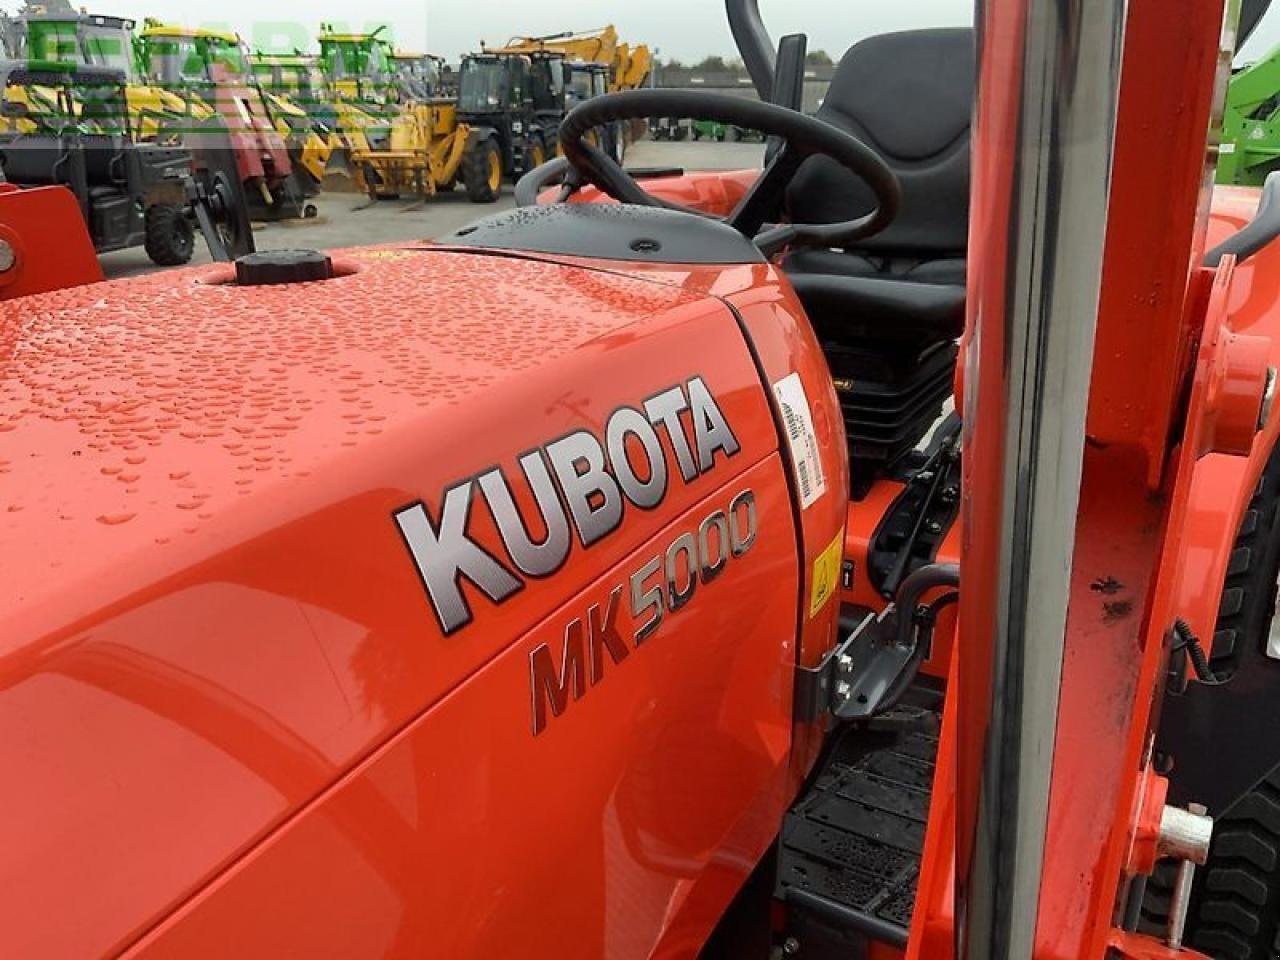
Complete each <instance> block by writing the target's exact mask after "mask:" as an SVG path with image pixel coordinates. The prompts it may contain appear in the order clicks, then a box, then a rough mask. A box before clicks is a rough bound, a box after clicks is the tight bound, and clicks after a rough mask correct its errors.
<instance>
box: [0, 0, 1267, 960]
mask: <svg viewBox="0 0 1280 960" xmlns="http://www.w3.org/2000/svg"><path fill="white" fill-rule="evenodd" d="M1265 5H1266V4H1265V2H1264V3H1261V4H1259V3H1255V2H1254V0H1244V2H1243V4H1237V3H1235V2H1227V0H985V2H984V3H982V4H980V5H979V6H978V9H977V11H976V17H975V23H974V26H973V28H972V29H970V28H937V29H921V30H911V31H903V32H895V33H889V34H879V35H872V36H868V37H866V38H864V39H862V40H860V41H858V42H856V43H854V44H852V45H851V46H850V48H849V49H848V51H847V52H846V53H844V55H843V56H842V57H841V58H840V61H839V64H838V66H837V67H836V69H835V72H834V76H833V79H832V83H831V88H830V90H829V92H828V94H827V96H826V98H825V99H824V102H823V104H822V106H821V108H820V109H819V110H818V112H817V114H816V115H814V116H810V115H806V114H804V113H802V112H801V111H800V109H799V107H800V96H801V90H802V86H803V79H804V62H805V53H806V45H807V40H806V38H805V37H804V36H803V35H802V34H792V35H788V36H785V37H782V38H780V39H779V40H778V41H777V42H776V43H775V41H774V40H773V38H772V37H771V36H770V34H769V32H768V30H767V29H766V26H765V24H764V22H763V19H762V18H761V16H760V12H759V10H758V8H757V6H756V3H755V0H727V2H726V12H727V15H728V19H729V26H730V28H731V31H732V33H733V36H734V39H735V41H736V43H737V46H738V49H739V52H740V54H741V56H742V59H743V61H744V63H745V65H746V68H747V70H748V72H749V74H750V76H751V79H752V82H753V85H754V87H755V89H756V91H757V93H758V95H759V98H758V99H749V98H745V97H730V96H723V95H718V94H714V93H709V92H707V91H703V90H667V89H642V90H627V91H620V92H615V93H607V94H605V95H603V96H597V97H592V98H591V99H588V100H586V101H584V102H582V103H580V104H578V105H577V106H575V107H574V108H573V110H571V111H570V112H569V113H568V114H567V115H566V116H565V117H564V118H563V120H562V121H561V122H560V124H559V127H558V130H557V145H558V147H559V150H560V152H561V153H562V156H560V157H558V158H556V159H551V160H548V161H547V162H546V163H544V164H542V165H540V166H538V167H536V168H534V169H533V170H532V171H530V172H529V173H527V174H525V175H523V176H522V177H521V179H520V181H519V182H518V183H517V185H516V201H517V204H518V207H517V209H515V210H511V211H503V212H499V213H496V214H493V215H491V216H488V217H484V218H482V219H479V220H477V221H475V222H474V223H471V224H469V225H467V226H465V227H463V228H461V229H458V230H456V231H454V232H452V233H450V234H448V235H445V236H442V237H439V238H437V239H435V240H433V241H423V242H420V243H414V244H406V245H400V246H398V247H396V248H395V249H391V248H387V247H379V248H373V249H366V248H352V249H346V250H335V251H330V252H327V253H326V252H319V251H307V250H294V251H270V252H262V253H257V254H253V255H248V256H243V257H240V258H238V259H237V260H236V262H235V263H234V264H217V265H214V266H210V267H197V268H188V269H186V270H182V271H169V272H166V273H163V274H157V275H153V276H148V277H140V278H132V279H129V280H125V281H118V282H115V283H95V282H90V281H92V279H93V278H92V276H91V274H89V273H87V272H86V271H85V270H83V269H81V267H80V265H79V262H78V261H77V262H76V263H75V264H70V265H68V267H67V269H66V276H65V282H66V286H65V287H64V288H61V289H56V288H55V287H56V286H57V284H56V279H57V277H56V271H54V270H51V269H50V267H49V264H48V261H47V260H42V259H40V258H39V257H38V255H37V251H39V250H42V249H45V246H42V244H45V243H46V241H47V235H46V234H45V232H44V231H42V230H41V229H40V227H39V226H38V224H36V223H33V221H32V220H31V219H30V216H31V213H32V209H33V207H34V206H37V205H39V204H40V203H50V204H53V203H55V202H56V199H57V198H56V197H51V196H48V195H39V194H37V195H34V196H30V197H26V198H25V199H26V201H27V203H26V205H24V206H23V207H21V208H19V207H17V206H13V204H14V203H15V199H14V198H15V196H17V197H18V198H19V199H22V195H21V194H17V195H15V194H12V193H0V241H3V243H4V244H5V245H7V247H8V251H7V252H6V250H5V247H3V246H0V296H5V291H13V294H12V295H10V296H7V297H6V299H4V300H2V301H0V344H2V345H3V350H0V373H2V375H0V505H2V509H0V546H2V547H3V549H0V584H3V588H2V589H3V592H0V769H3V770H4V771H6V775H7V781H6V790H5V792H4V796H5V803H6V816H4V817H0V849H3V850H5V852H6V855H5V856H4V857H3V858H0V883H2V885H3V889H4V890H5V891H6V895H5V896H4V897H0V954H3V955H5V956H17V957H32V956H99V955H112V956H119V955H124V956H128V957H130V958H134V960H149V958H162V957H184V958H201V957H210V958H213V957H227V956H236V957H251V958H253V957H263V958H276V957H281V956H343V957H347V956H358V957H364V956H368V957H393V958H399V957H405V958H409V957H421V956H423V955H432V956H435V955H438V956H447V957H506V956H514V957H522V958H523V957H530V958H542V957H545V958H553V957H554V958H557V960H563V958H575V960H576V958H582V960H598V958H609V960H631V958H657V957H660V958H672V957H700V958H720V957H725V958H728V957H732V958H760V960H765V958H768V960H786V958H814V960H835V958H841V960H887V958H904V960H939V958H952V957H954V958H956V960H1063V958H1066V960H1209V958H1211V960H1217V958H1227V960H1259V958H1264V957H1270V956H1273V955H1274V947H1275V943H1276V942H1277V936H1278V934H1280V911H1277V909H1276V907H1277V904H1280V860H1278V858H1277V855H1276V851H1277V849H1280V817H1277V811H1280V729H1277V726H1278V725H1280V711H1277V710H1275V702H1276V696H1277V690H1278V689H1280V663H1277V660H1278V659H1280V641H1277V640H1276V637H1277V636H1280V626H1278V625H1277V611H1276V589H1277V586H1276V585H1277V579H1278V577H1280V452H1277V441H1278V440H1280V404H1277V403H1276V384H1277V370H1278V369H1280V297H1278V294H1277V283H1276V277H1277V276H1280V242H1277V238H1278V237H1280V212H1278V211H1280V199H1278V195H1280V176H1273V177H1271V178H1269V179H1268V180H1267V182H1266V183H1265V184H1264V185H1263V186H1262V187H1261V188H1253V189H1246V188H1238V187H1223V188H1218V189H1216V190H1215V189H1213V188H1212V186H1211V183H1210V178H1211V175H1212V171H1211V166H1210V163H1209V159H1210V148H1211V144H1212V143H1213V142H1214V137H1215V136H1216V135H1217V131H1216V129H1215V124H1216V121H1217V114H1218V109H1219V106H1220V104H1219V103H1218V102H1217V101H1218V97H1219V96H1220V93H1221V91H1222V89H1223V88H1224V82H1225V78H1226V73H1227V71H1228V69H1229V65H1230V61H1231V57H1232V55H1233V53H1234V47H1235V43H1236V41H1237V40H1240V39H1243V37H1244V36H1245V35H1246V34H1247V32H1248V30H1247V26H1248V24H1250V23H1252V22H1256V16H1257V14H1258V13H1259V12H1260V11H1259V7H1265ZM1237 18H1239V19H1237ZM1238 23H1239V24H1242V25H1243V26H1237V24H1238ZM460 80H461V81H462V83H463V86H464V88H466V84H467V77H466V73H465V71H464V72H463V74H462V75H461V77H460ZM475 89H478V88H475ZM473 92H474V91H473ZM653 117H672V118H688V119H689V120H693V121H710V122H716V123H721V124H733V125H737V126H741V127H743V128H746V129H753V130H759V131H761V132H762V133H763V134H765V135H767V136H769V137H770V138H773V139H772V142H773V149H772V150H771V151H770V153H769V156H768V159H767V161H766V163H765V165H764V167H763V168H762V169H749V170H738V171H717V172H696V171H694V172H679V173H673V172H670V171H665V172H658V173H649V172H638V173H637V172H636V171H628V170H626V169H625V168H623V167H622V166H621V165H620V164H619V163H618V162H617V160H616V159H615V158H614V157H613V156H611V155H610V153H609V152H608V151H607V150H604V149H601V148H600V146H599V145H597V144H596V143H593V142H591V139H590V134H591V133H592V131H594V130H597V129H598V128H600V127H602V126H605V125H608V124H611V123H617V122H630V121H632V120H637V121H644V120H647V119H649V118H653ZM1152 129H1159V130H1160V131H1161V132H1162V137H1163V140H1164V142H1163V145H1162V150H1161V151H1160V152H1159V153H1158V154H1156V155H1155V156H1154V157H1153V155H1152V153H1151V150H1150V131H1151V130H1152ZM11 210H12V211H14V212H13V213H9V212H8V211H11ZM69 237H70V239H72V240H77V239H78V240H79V241H80V244H79V245H80V246H81V247H83V236H82V235H80V236H78V237H77V236H72V235H71V234H69ZM69 245H70V244H69ZM330 289H332V290H333V291H334V293H335V294H337V293H339V292H340V293H341V296H337V295H334V296H327V295H324V294H325V292H326V291H328V290H330ZM39 291H42V292H39ZM18 294H24V295H18ZM352 304H357V305H361V306H362V307H367V309H352Z"/></svg>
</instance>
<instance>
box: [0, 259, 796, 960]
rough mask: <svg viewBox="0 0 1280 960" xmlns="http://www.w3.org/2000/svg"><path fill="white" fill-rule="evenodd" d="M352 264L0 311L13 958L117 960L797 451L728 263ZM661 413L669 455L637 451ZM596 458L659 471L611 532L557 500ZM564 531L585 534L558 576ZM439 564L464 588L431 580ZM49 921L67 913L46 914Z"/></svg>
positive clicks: (1, 740) (577, 537)
mask: <svg viewBox="0 0 1280 960" xmlns="http://www.w3.org/2000/svg"><path fill="white" fill-rule="evenodd" d="M335 265H336V266H337V268H338V272H339V274H341V275H339V276H337V277H335V278H333V279H329V280H323V281H316V282H310V283H295V284H280V285H273V286H255V287H243V286H237V285H236V284H235V283H234V282H233V276H234V275H233V274H232V273H231V271H230V270H228V268H226V267H224V266H215V267H209V268H195V269H190V270H184V271H181V272H170V273H164V274H156V275H152V276H148V277H142V278H137V279H133V280H128V281H118V282H115V283H107V284H102V283H100V284H94V285H89V286H84V287H79V288H75V289H70V290H62V291H57V292H54V293H50V294H45V295H41V296H37V297H29V298H25V299H22V300H16V301H9V302H7V303H3V304H0V370H2V371H3V373H2V375H0V731H3V734H2V735H0V768H2V769H4V770H6V771H7V773H8V775H9V777H10V779H11V780H12V781H13V782H15V783H22V784H23V789H22V790H21V791H20V792H19V793H17V794H15V795H14V796H11V797H10V800H11V801H12V803H11V804H10V806H9V808H8V816H6V817H5V818H4V824H5V825H0V847H2V848H3V849H4V850H5V854H6V855H5V858H4V859H5V867H3V868H0V883H3V885H4V887H5V889H6V890H10V891H14V892H15V895H14V896H12V897H8V898H6V900H5V902H4V905H3V906H0V931H5V932H4V933H3V934H0V944H5V949H4V950H3V951H0V952H4V953H5V954H6V955H12V956H28V955H32V954H34V953H39V952H45V953H50V954H56V955H68V956H82V955H99V954H105V953H115V952H117V951H118V950H119V949H121V948H122V947H123V946H124V945H127V944H128V943H129V942H131V938H133V937H135V936H136V935H137V934H138V932H139V931H142V930H145V929H147V928H148V927H149V926H150V925H151V924H153V923H155V922H156V920H157V918H158V917H160V916H162V915H163V913H164V911H165V910H166V909H168V908H169V907H170V906H171V905H172V904H171V903H170V901H169V899H168V898H171V897H172V896H174V895H175V894H176V893H178V892H181V891H183V890H186V891H188V892H189V891H190V890H193V889H196V888H197V887H198V886H199V884H200V883H201V882H203V879H204V878H207V877H208V876H211V875H212V874H213V873H216V871H217V870H218V869H220V868H221V866H223V865H225V864H226V863H227V862H230V860H231V859H233V858H234V857H235V856H236V855H237V853H238V852H239V851H243V850H244V849H246V848H247V845H249V844H251V843H252V842H254V840H255V838H259V837H261V836H262V835H264V833H265V832H266V831H268V830H269V829H270V828H271V826H272V824H274V823H278V822H279V821H280V819H281V818H283V817H285V816H287V815H288V814H289V812H290V811H291V810H295V809H297V808H298V807H299V806H300V805H302V804H304V803H306V802H308V801H309V800H310V799H311V798H314V797H315V796H316V795H317V794H318V793H319V792H320V791H322V790H323V789H324V788H325V787H326V785H328V784H330V783H332V782H334V781H335V780H337V778H338V777H340V776H341V775H342V773H343V771H345V770H347V769H349V768H350V767H351V765H352V764H354V763H356V762H357V761H358V760H359V759H360V758H361V757H363V756H366V755H368V753H369V752H370V751H371V750H373V749H375V748H376V747H377V746H378V745H379V744H380V743H383V742H385V741H386V740H387V739H388V738H389V737H391V736H392V735H393V734H394V733H395V732H396V731H397V730H400V729H402V728H403V727H404V726H405V725H406V724H407V723H409V722H410V721H411V720H412V719H413V718H414V717H416V716H418V715H420V714H422V712H423V711H425V710H428V709H429V708H430V707H431V706H432V704H434V703H436V702H437V701H439V700H440V699H441V698H442V697H444V696H445V695H446V694H447V693H448V692H449V691H450V690H451V689H453V688H455V687H457V686H458V685H459V684H460V683H462V682H463V681H464V680H465V679H466V678H468V677H470V676H471V675H472V674H475V673H476V672H477V671H479V670H481V669H482V668H483V667H484V666H485V664H486V663H487V662H488V661H490V660H492V659H493V658H494V657H495V656H496V655H497V654H498V653H499V652H501V651H502V650H503V649H505V648H506V647H507V646H508V645H510V644H511V643H514V642H516V640H517V639H519V638H520V637H521V636H523V635H524V634H525V633H526V632H527V631H528V630H529V629H531V628H532V626H533V625H535V624H537V623H539V622H541V621H543V620H545V618H546V617H547V616H549V615H550V614H552V613H553V612H554V611H555V610H557V609H559V607H560V606H562V605H563V603H564V602H565V601H566V599H567V598H568V597H570V596H572V595H574V594H575V593H576V592H578V591H581V590H582V589H584V587H585V585H586V584H588V583H591V582H594V581H595V579H596V578H597V577H599V576H600V575H601V571H603V570H607V569H610V568H611V567H612V566H615V565H618V564H619V563H621V562H622V561H623V559H624V558H626V557H628V556H629V555H630V554H631V553H632V552H634V551H635V550H636V549H638V546H639V545H640V544H643V543H645V542H647V541H648V540H650V539H652V538H654V537H656V536H657V535H658V533H659V532H660V531H662V530H663V529H665V526H666V525H669V524H670V523H671V522H672V520H673V518H674V517H677V516H682V515H683V514H684V513H687V512H689V511H691V510H692V509H693V507H694V506H695V505H697V504H700V503H702V502H704V501H705V500H706V499H707V498H708V497H711V496H712V495H716V496H719V494H720V492H721V491H722V489H723V488H724V487H725V485H727V484H730V483H733V482H734V481H735V478H736V477H739V476H741V475H742V473H743V471H746V470H749V469H752V468H753V467H755V468H756V469H757V470H758V469H761V468H762V463H763V462H765V461H768V463H769V464H773V463H777V462H778V459H777V456H776V453H775V451H776V449H777V434H776V432H775V429H774V426H773V420H772V415H771V413H770V410H769V403H768V400H767V397H766V394H765V391H764V390H762V389H761V386H760V382H759V376H758V373H757V370H756V367H755V365H754V362H753V360H752V356H751V354H750V351H749V350H748V347H747V345H746V343H745V341H744V339H743V336H742V334H741V332H740V330H739V328H738V325H737V322H736V320H735V317H734V314H733V313H732V311H731V310H730V309H729V308H728V307H727V306H726V305H725V303H724V302H722V301H721V300H720V299H718V298H717V297H714V296H710V295H708V294H706V293H704V292H702V291H703V290H706V289H709V288H710V285H711V283H712V282H714V280H715V277H716V276H717V275H718V273H717V272H716V271H714V270H712V269H711V268H700V269H701V275H700V276H695V275H696V274H698V270H691V269H686V270H685V271H683V272H682V273H680V274H674V273H673V274H670V275H666V279H665V280H664V279H661V278H657V279H649V278H645V277H642V276H626V275H622V274H620V273H615V272H611V271H607V270H603V269H598V268H590V267H587V266H575V265H571V264H569V263H564V262H555V261H553V260H549V259H531V258H527V257H522V256H517V255H513V254H502V255H495V254H493V253H492V252H485V251H478V250H472V251H457V250H455V251H448V250H444V249H441V248H430V247H424V248H412V249H405V248H397V249H390V248H380V249H369V250H363V251H355V252H351V253H348V254H345V255H335ZM734 269H738V270H741V269H742V268H734ZM747 269H748V271H749V272H750V271H751V270H752V269H753V268H747ZM760 270H767V268H764V267H761V268H758V269H757V270H756V272H757V273H758V272H759V271H760ZM752 275H755V274H754V273H753V274H752ZM674 277H682V278H684V279H683V280H682V281H677V280H674V279H673V278H674ZM695 281H696V282H695ZM639 418H644V419H645V420H646V422H651V423H653V425H654V428H655V430H656V431H657V436H659V437H660V438H661V439H660V443H661V445H662V448H661V450H660V451H659V450H657V449H648V450H647V451H646V450H635V449H633V448H631V447H628V446H627V441H626V425H627V424H628V423H629V424H631V425H632V426H631V429H632V430H633V431H634V430H635V429H636V428H635V424H636V423H637V421H638V419H639ZM615 428H620V432H618V433H617V434H616V435H615V434H614V431H615ZM644 431H645V432H647V431H648V427H644ZM650 435H651V434H650ZM610 436H614V437H615V440H617V441H618V443H619V444H620V445H621V446H620V447H618V448H614V450H615V453H614V454H610V456H611V457H612V456H614V455H615V454H616V452H617V450H623V451H624V452H623V453H622V454H621V455H622V456H626V457H634V456H635V455H636V454H637V453H645V454H646V455H647V456H648V457H649V458H650V462H649V465H648V467H645V468H644V469H643V470H642V469H640V468H633V476H632V480H633V483H632V486H631V488H630V490H631V492H630V493H628V494H627V496H628V498H629V499H628V500H626V501H625V502H622V503H621V505H620V506H619V505H618V504H615V506H618V510H617V512H616V513H615V514H614V515H613V518H612V520H605V521H601V520H600V518H599V516H597V514H596V513H595V510H596V508H597V507H598V506H599V504H596V503H588V500H589V499H590V498H585V497H580V498H579V499H578V500H577V501H575V500H574V496H575V495H574V494H572V493H571V494H569V495H565V494H564V490H565V489H566V488H567V487H571V486H573V484H574V479H573V477H574V474H576V473H583V474H590V473H591V472H592V471H593V470H596V471H598V470H601V469H604V466H603V461H602V459H601V458H602V457H603V456H604V450H605V449H606V448H607V446H608V444H609V443H610V440H609V437H610ZM618 438H621V439H618ZM632 439H635V438H634V436H633V438H632ZM677 441H678V442H677ZM566 450H570V451H572V453H571V455H570V456H569V459H566V458H565V451H566ZM557 458H558V459H557ZM616 462H617V461H615V464H616ZM557 463H558V464H559V466H557ZM566 464H571V465H572V467H571V468H566ZM655 465H656V466H657V468H658V469H659V471H660V473H661V476H660V477H659V478H658V480H660V481H661V482H658V480H655V479H654V476H655V474H654V473H653V470H654V468H655ZM771 469H778V468H771ZM644 470H648V471H649V472H648V473H647V474H645V472H644ZM551 471H556V472H554V473H552V472H551ZM597 475H598V474H597ZM553 476H554V479H555V482H556V484H557V488H558V489H559V491H560V496H561V497H562V498H563V500H557V494H556V491H555V489H552V488H550V487H549V483H550V481H549V479H548V478H551V477H553ZM778 476H779V477H781V474H780V473H779V474H778ZM778 489H785V488H784V487H783V485H782V481H781V479H779V481H778ZM578 493H581V490H579V491H578ZM535 494H536V495H537V496H538V497H539V498H540V499H538V500H537V501H536V503H535V501H534V496H535ZM575 502H576V503H577V506H578V507H579V508H581V509H578V510H575V511H572V512H571V509H570V508H571V506H572V505H573V503H575ZM622 507H625V512H624V511H623V510H622ZM508 508H509V509H508ZM504 510H505V511H506V512H504ZM511 511H515V512H518V514H519V516H520V517H522V518H523V523H524V524H525V527H526V528H527V529H526V531H525V532H526V533H527V541H526V542H525V543H524V546H523V547H522V548H521V549H520V550H518V551H517V549H516V548H515V547H513V546H512V544H511V543H508V542H507V540H510V539H511V538H512V536H513V534H512V531H513V530H515V529H516V528H515V525H514V524H515V522H516V521H515V520H513V519H512V518H513V516H514V513H512V512H511ZM547 511H558V512H557V513H556V517H557V519H558V520H559V521H561V522H562V527H561V529H562V530H564V529H567V530H569V531H570V536H569V537H568V538H561V540H560V546H559V548H558V549H562V554H561V556H560V557H559V563H558V566H557V565H556V564H554V563H552V564H547V563H544V562H543V561H544V560H546V553H547V551H541V552H540V551H539V550H538V549H537V546H536V545H537V542H538V541H540V540H543V539H544V537H545V534H544V531H543V525H544V524H545V523H546V522H547V521H546V519H545V518H546V517H547V516H550V515H551V514H550V513H548V512H547ZM774 512H775V513H776V512H777V511H774ZM772 515H773V514H771V516H772ZM781 515H784V516H786V515H787V514H785V513H783V514H781ZM498 517H505V518H506V521H507V526H505V527H501V528H499V527H497V526H495V525H496V524H497V523H498V522H499V521H498V520H497V519H496V518H498ZM540 517H541V519H540ZM564 523H567V524H568V526H567V527H566V526H564V525H563V524H564ZM499 534H501V536H499ZM519 536H524V534H520V535H519ZM504 538H505V539H504ZM518 538H519V537H517V539H518ZM446 542H447V543H448V544H450V545H451V546H450V550H451V551H452V552H451V553H450V554H449V557H448V558H446V559H449V562H456V563H457V564H458V565H459V569H460V570H461V571H463V573H464V574H465V576H463V575H460V576H459V577H457V578H456V579H455V580H450V579H449V578H448V577H447V576H445V577H444V578H441V577H440V576H437V574H438V573H439V571H438V570H434V571H433V569H432V566H431V565H432V564H433V563H436V562H437V561H439V556H438V555H433V554H432V553H431V548H432V547H433V545H438V544H445V543H446ZM495 564H500V565H501V567H502V568H504V572H502V573H499V572H498V571H497V570H496V569H495ZM428 579H430V580H431V586H432V588H433V589H434V592H432V589H429V587H428V582H427V581H428ZM458 582H461V586H458V585H457V583H458ZM477 583H479V584H481V586H480V587H477ZM455 586H456V588H457V589H456V593H454V594H452V595H451V591H452V590H453V589H454V587H455ZM486 594H488V595H486ZM522 697H527V691H526V692H525V693H523V694H519V695H518V697H517V700H516V701H514V702H515V703H516V704H517V705H518V706H523V705H524V704H525V703H526V702H527V700H525V699H520V698H522ZM14 804H16V806H14ZM202 809H207V810H208V811H209V815H208V816H207V817H204V816H202V817H201V819H200V820H199V829H198V830H197V831H196V833H198V834H199V842H192V838H193V831H192V829H191V828H192V825H193V823H194V822H195V821H193V819H192V818H193V817H194V816H195V815H196V814H195V812H194V811H198V810H202ZM171 836H172V837H174V838H179V837H181V838H183V840H182V842H181V843H176V842H175V843H172V844H171V843H168V842H167V841H166V839H165V838H167V837H171ZM77 838H78V839H77ZM67 843H74V844H75V847H74V855H72V852H71V849H70V848H69V847H67V846H66V844H67ZM122 870H124V871H125V873H123V874H122V873H121V871H122ZM107 891H114V892H113V893H112V895H110V896H104V893H105V892H107ZM61 901H69V902H75V903H77V904H83V905H85V906H84V908H83V911H82V912H81V914H80V921H79V922H77V923H74V924H72V923H68V924H61V925H56V927H57V929H56V930H51V929H50V926H49V925H48V924H36V923H34V922H33V920H34V919H38V918H40V917H42V916H44V914H42V913H41V910H40V909H39V907H38V905H39V904H47V903H50V902H61ZM50 938H52V941H56V942H51V939H50Z"/></svg>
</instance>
